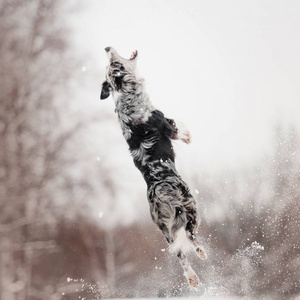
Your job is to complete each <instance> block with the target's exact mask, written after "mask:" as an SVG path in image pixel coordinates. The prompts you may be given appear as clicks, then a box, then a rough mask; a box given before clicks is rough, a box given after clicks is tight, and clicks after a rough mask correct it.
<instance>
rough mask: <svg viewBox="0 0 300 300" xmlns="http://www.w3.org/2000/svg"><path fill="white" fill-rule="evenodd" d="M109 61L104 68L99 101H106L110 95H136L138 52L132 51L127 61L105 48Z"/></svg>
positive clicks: (137, 90)
mask: <svg viewBox="0 0 300 300" xmlns="http://www.w3.org/2000/svg"><path fill="white" fill-rule="evenodd" d="M105 51H106V53H107V56H108V59H109V65H108V67H107V68H106V80H105V81H104V82H103V84H102V90H101V95H100V99H106V98H107V97H108V96H109V95H110V93H111V92H112V93H113V94H114V92H118V93H121V94H122V93H137V92H139V90H140V89H139V87H140V86H141V82H139V81H138V80H137V79H136V74H135V71H136V62H137V55H138V52H137V51H134V52H133V53H132V55H131V57H130V58H129V59H126V58H123V57H121V56H120V55H119V54H118V53H117V51H116V50H115V49H114V48H112V47H106V48H105Z"/></svg>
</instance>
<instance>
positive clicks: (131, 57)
mask: <svg viewBox="0 0 300 300" xmlns="http://www.w3.org/2000/svg"><path fill="white" fill-rule="evenodd" d="M137 55H138V52H137V50H135V51H133V52H132V54H131V56H130V58H129V59H130V60H133V59H135V58H136V57H137Z"/></svg>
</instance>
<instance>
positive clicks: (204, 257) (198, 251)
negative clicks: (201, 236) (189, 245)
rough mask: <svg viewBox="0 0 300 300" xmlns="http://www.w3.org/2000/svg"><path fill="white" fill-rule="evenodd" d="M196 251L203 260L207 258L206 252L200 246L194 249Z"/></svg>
mask: <svg viewBox="0 0 300 300" xmlns="http://www.w3.org/2000/svg"><path fill="white" fill-rule="evenodd" d="M196 252H197V255H198V256H199V257H200V258H201V259H203V260H206V259H207V254H206V252H205V251H204V249H203V248H202V247H198V248H197V249H196Z"/></svg>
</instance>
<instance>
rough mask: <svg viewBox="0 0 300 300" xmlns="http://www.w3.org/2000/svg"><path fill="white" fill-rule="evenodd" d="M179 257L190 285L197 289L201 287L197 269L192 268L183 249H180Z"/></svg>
mask: <svg viewBox="0 0 300 300" xmlns="http://www.w3.org/2000/svg"><path fill="white" fill-rule="evenodd" d="M177 257H178V259H179V262H180V264H181V266H182V268H183V270H184V275H185V276H186V278H187V280H188V283H189V285H190V286H191V287H193V288H195V289H197V288H198V287H199V278H198V276H197V274H196V273H195V271H194V270H193V269H192V267H191V265H190V263H189V261H188V259H187V258H186V256H185V255H184V254H183V253H182V252H181V251H178V253H177Z"/></svg>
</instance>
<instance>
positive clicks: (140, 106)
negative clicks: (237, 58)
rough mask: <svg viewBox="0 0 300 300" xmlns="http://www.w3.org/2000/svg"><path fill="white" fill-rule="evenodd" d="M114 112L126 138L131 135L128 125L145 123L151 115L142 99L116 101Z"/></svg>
mask: <svg viewBox="0 0 300 300" xmlns="http://www.w3.org/2000/svg"><path fill="white" fill-rule="evenodd" d="M115 111H116V113H117V114H118V118H119V122H120V125H121V128H122V131H123V135H124V137H125V138H126V139H129V138H130V137H131V134H132V132H131V130H130V125H137V124H143V123H146V122H147V121H148V119H149V117H150V116H151V111H150V108H149V107H148V106H147V105H146V104H145V102H144V101H122V99H120V100H119V101H117V102H116V110H115Z"/></svg>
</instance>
